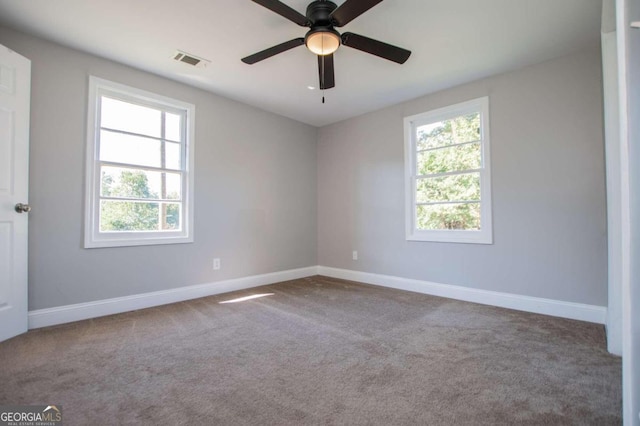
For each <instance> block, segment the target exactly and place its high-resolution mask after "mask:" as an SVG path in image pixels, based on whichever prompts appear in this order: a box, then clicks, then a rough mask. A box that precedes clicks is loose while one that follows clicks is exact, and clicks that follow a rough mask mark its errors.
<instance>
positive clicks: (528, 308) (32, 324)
mask: <svg viewBox="0 0 640 426" xmlns="http://www.w3.org/2000/svg"><path fill="white" fill-rule="evenodd" d="M317 274H319V275H325V276H328V277H334V278H342V279H346V280H351V281H358V282H362V283H366V284H373V285H378V286H382V287H389V288H395V289H399V290H406V291H413V292H416V293H423V294H429V295H432V296H440V297H446V298H449V299H456V300H464V301H467V302H474V303H480V304H484V305H491V306H499V307H502V308H508V309H515V310H518V311H525V312H533V313H537V314H544V315H550V316H554V317H561V318H569V319H575V320H580V321H587V322H593V323H597V324H605V322H606V316H607V309H606V308H605V307H604V306H594V305H585V304H581V303H573V302H563V301H559V300H552V299H543V298H539V297H530V296H520V295H517V294H510V293H500V292H496V291H488V290H479V289H474V288H469V287H461V286H456V285H448V284H439V283H434V282H429V281H420V280H414V279H409V278H401V277H395V276H390V275H380V274H372V273H369V272H359V271H353V270H348V269H339V268H331V267H328V266H309V267H306V268H300V269H290V270H287V271H280V272H272V273H269V274H262V275H253V276H249V277H243V278H234V279H230V280H224V281H216V282H212V283H207V284H199V285H193V286H188V287H179V288H174V289H170V290H162V291H154V292H151V293H144V294H136V295H133V296H125V297H116V298H113V299H105V300H97V301H94V302H86V303H78V304H74V305H66V306H59V307H55V308H47V309H37V310H34V311H30V312H29V328H30V329H32V328H40V327H48V326H51V325H57V324H64V323H68V322H73V321H80V320H84V319H89V318H97V317H102V316H105V315H112V314H119V313H122V312H128V311H135V310H137V309H144V308H151V307H154V306H160V305H166V304H169V303H175V302H182V301H184V300H190V299H197V298H199V297H206V296H213V295H216V294H222V293H228V292H231V291H237V290H244V289H249V288H253V287H259V286H262V285H267V284H273V283H277V282H281V281H288V280H294V279H298V278H304V277H310V276H313V275H317Z"/></svg>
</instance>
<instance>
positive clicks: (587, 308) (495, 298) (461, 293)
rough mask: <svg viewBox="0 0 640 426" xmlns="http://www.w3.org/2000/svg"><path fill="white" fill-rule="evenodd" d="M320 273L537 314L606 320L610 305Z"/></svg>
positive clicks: (332, 270)
mask: <svg viewBox="0 0 640 426" xmlns="http://www.w3.org/2000/svg"><path fill="white" fill-rule="evenodd" d="M318 274H319V275H325V276H328V277H333V278H342V279H345V280H351V281H358V282H362V283H366V284H373V285H378V286H382V287H389V288H395V289H399V290H406V291H413V292H416V293H423V294H429V295H432V296H439V297H447V298H450V299H456V300H464V301H466V302H473V303H480V304H483V305H491V306H498V307H501V308H508V309H515V310H518V311H525V312H533V313H536V314H543V315H550V316H554V317H560V318H569V319H575V320H580V321H587V322H593V323H597V324H604V323H605V320H606V317H607V308H606V307H604V306H594V305H586V304H582V303H573V302H563V301H560V300H552V299H544V298H540V297H531V296H522V295H518V294H511V293H501V292H497V291H488V290H480V289H475V288H469V287H461V286H456V285H448V284H439V283H434V282H429V281H421V280H414V279H409V278H401V277H395V276H390V275H379V274H372V273H369V272H360V271H353V270H349V269H338V268H330V267H327V266H318Z"/></svg>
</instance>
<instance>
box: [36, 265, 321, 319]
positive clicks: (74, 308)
mask: <svg viewBox="0 0 640 426" xmlns="http://www.w3.org/2000/svg"><path fill="white" fill-rule="evenodd" d="M317 272H318V268H317V267H316V266H309V267H307V268H299V269H290V270H287V271H280V272H272V273H268V274H262V275H253V276H249V277H243V278H234V279H230V280H223V281H216V282H212V283H207V284H199V285H192V286H188V287H180V288H173V289H170V290H162V291H154V292H151V293H144V294H136V295H133V296H125V297H116V298H113V299H106V300H97V301H94V302H86V303H77V304H74V305H66V306H59V307H55V308H47V309H37V310H34V311H29V328H30V329H32V328H40V327H47V326H51V325H57V324H64V323H68V322H73V321H80V320H84V319H89V318H97V317H102V316H105V315H112V314H119V313H122V312H128V311H134V310H137V309H144V308H151V307H154V306H160V305H166V304H169V303H176V302H182V301H184V300H190V299H197V298H199V297H206V296H212V295H215V294H221V293H228V292H230V291H237V290H244V289H249V288H253V287H259V286H263V285H267V284H273V283H277V282H281V281H288V280H295V279H298V278H304V277H310V276H313V275H317Z"/></svg>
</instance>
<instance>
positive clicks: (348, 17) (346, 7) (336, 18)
mask: <svg viewBox="0 0 640 426" xmlns="http://www.w3.org/2000/svg"><path fill="white" fill-rule="evenodd" d="M381 1H382V0H346V1H345V2H344V3H342V4H341V5H340V6H338V8H337V9H336V10H334V11H333V13H332V14H331V19H332V20H333V22H334V24H333V25H334V26H335V27H343V26H345V25H347V24H348V23H349V22H351V21H353V20H354V19H356V18H357V17H358V16H360V15H362V14H363V13H365V12H366V11H367V10H369V9H371V8H372V7H373V6H375V5H376V4H378V3H380V2H381Z"/></svg>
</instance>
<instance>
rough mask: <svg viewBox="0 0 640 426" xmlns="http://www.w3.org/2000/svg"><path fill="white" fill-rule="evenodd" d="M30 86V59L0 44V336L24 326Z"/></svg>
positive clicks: (25, 317)
mask: <svg viewBox="0 0 640 426" xmlns="http://www.w3.org/2000/svg"><path fill="white" fill-rule="evenodd" d="M30 90H31V61H29V60H28V59H27V58H24V57H22V56H20V55H18V54H17V53H15V52H12V51H11V50H9V49H7V48H6V47H4V46H2V45H0V341H2V340H6V339H8V338H10V337H13V336H15V335H17V334H20V333H24V332H25V331H27V325H28V324H27V218H28V214H27V212H26V211H27V210H29V206H28V195H29V194H28V179H29V168H28V167H29V103H30V96H31V95H30ZM20 207H22V208H20ZM18 210H22V212H21V213H20V212H18Z"/></svg>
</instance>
